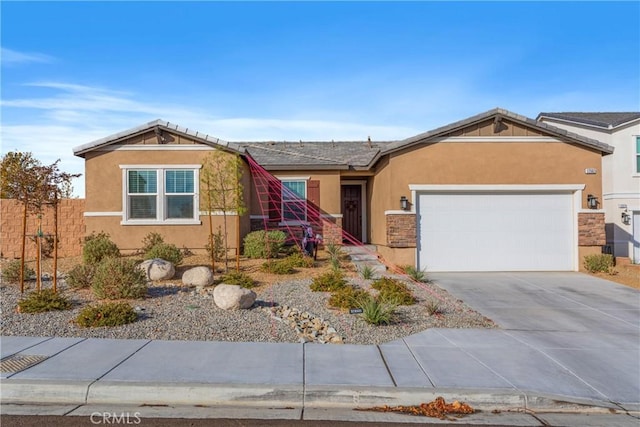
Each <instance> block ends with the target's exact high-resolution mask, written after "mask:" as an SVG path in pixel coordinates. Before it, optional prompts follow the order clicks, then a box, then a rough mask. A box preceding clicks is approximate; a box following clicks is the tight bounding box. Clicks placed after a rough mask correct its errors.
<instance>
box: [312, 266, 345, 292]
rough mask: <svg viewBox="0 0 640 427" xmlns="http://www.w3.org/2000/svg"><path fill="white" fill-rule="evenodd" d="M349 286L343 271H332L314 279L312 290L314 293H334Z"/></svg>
mask: <svg viewBox="0 0 640 427" xmlns="http://www.w3.org/2000/svg"><path fill="white" fill-rule="evenodd" d="M345 286H347V281H346V280H345V278H344V275H343V274H342V272H341V271H339V270H338V271H336V270H332V271H329V272H327V273H324V274H322V275H320V276H318V277H316V278H314V279H313V282H312V283H311V286H310V288H311V290H312V291H314V292H333V291H337V290H338V289H340V288H344V287H345Z"/></svg>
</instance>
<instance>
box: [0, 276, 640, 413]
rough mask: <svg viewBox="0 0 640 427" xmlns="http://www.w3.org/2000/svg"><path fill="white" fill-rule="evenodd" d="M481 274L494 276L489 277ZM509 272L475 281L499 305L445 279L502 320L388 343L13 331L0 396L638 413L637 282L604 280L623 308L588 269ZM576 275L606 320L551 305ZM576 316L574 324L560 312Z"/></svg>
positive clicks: (90, 402)
mask: <svg viewBox="0 0 640 427" xmlns="http://www.w3.org/2000/svg"><path fill="white" fill-rule="evenodd" d="M569 274H570V273H569ZM482 277H484V279H486V281H487V283H486V284H483V283H478V280H482ZM500 277H502V276H490V275H485V276H481V277H480V279H478V276H476V282H475V285H476V286H477V287H480V288H481V287H482V285H486V286H492V285H491V283H493V286H498V287H499V286H504V287H505V289H504V293H503V294H500V293H496V294H494V295H495V299H493V301H494V302H493V303H492V304H490V303H483V302H482V301H471V300H472V299H473V296H472V295H468V294H469V293H473V292H476V291H477V289H478V288H477V287H473V286H469V287H468V288H466V286H467V285H468V283H469V280H468V278H467V279H464V278H462V279H461V278H460V277H457V276H455V275H450V276H446V275H442V276H439V278H438V283H442V286H443V287H445V288H448V289H450V292H451V293H453V294H454V295H456V296H458V295H462V294H464V293H465V292H467V293H468V294H467V295H465V297H464V299H465V302H467V303H469V304H470V305H472V306H473V307H476V304H479V305H483V304H484V306H483V307H482V308H480V307H478V308H479V310H480V311H481V312H483V313H484V314H486V315H488V316H490V317H491V316H497V317H498V318H499V319H500V320H498V322H499V323H501V325H502V323H504V328H503V329H431V330H427V331H424V332H421V333H419V334H416V335H412V336H409V337H406V338H404V339H401V340H397V341H393V342H390V343H385V344H383V345H379V346H359V345H329V344H326V345H322V344H309V343H307V344H275V343H244V342H241V343H230V342H185V341H150V340H108V339H93V338H90V339H84V338H34V337H10V336H5V337H2V338H1V340H0V344H1V357H2V360H3V372H2V390H1V400H2V404H3V406H4V407H5V408H7V405H9V407H11V404H20V405H29V404H36V403H37V404H50V405H58V406H57V407H60V408H62V409H61V411H62V410H63V409H65V408H66V409H69V408H76V409H77V408H78V407H84V408H88V407H95V406H96V405H103V406H104V405H117V406H118V407H125V406H127V405H130V406H132V407H140V405H145V407H147V408H149V407H162V406H163V405H168V407H176V406H180V407H191V408H216V407H219V408H222V407H229V406H233V407H237V406H242V407H245V408H271V409H274V408H279V409H280V410H284V409H287V410H293V411H300V412H302V411H304V412H305V414H311V413H314V411H315V413H316V414H318V413H322V411H325V416H328V415H327V414H328V413H327V412H326V411H327V410H328V408H331V409H332V411H333V413H335V411H336V410H338V409H342V410H350V409H352V408H357V407H360V408H361V407H371V406H378V405H390V406H394V405H414V404H419V403H421V402H428V401H431V400H433V399H434V398H435V397H437V396H442V397H444V398H445V399H446V400H447V401H453V400H459V401H464V402H467V403H469V404H470V405H471V406H473V407H474V408H476V409H480V410H482V411H483V412H485V413H491V411H493V410H500V411H502V413H504V414H506V413H509V411H518V412H526V411H536V412H545V411H546V412H549V411H550V412H564V411H570V412H571V411H573V412H576V411H577V412H581V411H596V412H598V411H606V410H607V409H608V408H610V409H612V410H615V411H618V412H632V413H634V414H637V413H638V412H639V411H640V363H639V341H638V336H639V335H638V307H637V306H636V305H635V304H636V303H635V301H634V300H633V298H637V296H638V293H637V291H633V290H631V291H633V292H632V293H630V294H627V293H626V292H627V291H625V290H624V289H618V288H616V287H613V288H611V287H610V286H609V285H602V284H598V285H601V286H605V288H606V287H607V286H609V288H610V289H609V291H607V292H610V293H611V294H612V295H617V296H616V297H615V298H617V299H619V300H620V301H622V302H620V303H619V304H622V305H616V304H617V303H616V304H614V303H613V302H612V300H603V298H605V297H604V296H602V295H600V294H599V293H601V292H602V291H600V290H598V288H597V287H592V285H593V283H592V282H590V281H589V280H586V281H585V280H583V277H582V275H575V274H574V275H573V276H567V277H568V279H567V280H568V282H567V283H564V282H563V283H562V286H556V287H549V288H547V285H546V284H538V283H537V282H536V281H535V280H534V279H536V278H537V276H534V277H533V278H530V277H528V276H522V275H520V276H511V277H510V278H509V279H508V280H507V279H504V277H503V278H502V279H500ZM551 277H554V276H551ZM559 277H560V278H563V277H564V276H559ZM538 278H540V279H541V278H544V276H540V277H538ZM569 279H572V280H574V281H575V280H578V282H579V283H577V284H572V285H571V286H580V287H582V290H583V292H582V293H579V295H580V298H582V296H584V295H585V294H586V295H588V294H590V293H594V294H597V295H596V297H595V298H593V299H594V300H598V301H600V302H601V304H604V306H601V307H599V308H596V309H597V310H598V311H599V312H600V313H601V314H602V313H604V314H606V313H609V314H610V315H609V316H603V315H601V316H599V317H598V316H595V315H594V314H593V313H592V311H593V308H592V307H591V306H590V304H591V303H588V302H587V301H586V300H583V301H577V302H576V301H574V302H573V303H575V304H576V306H575V307H574V306H573V305H572V304H573V303H572V301H573V300H571V298H573V297H571V298H570V297H568V296H566V295H565V300H564V301H561V303H560V302H558V304H555V305H554V301H556V300H558V298H560V294H561V293H562V292H565V293H568V294H567V295H569V294H572V291H568V290H567V289H569V288H571V286H569V282H570V280H569ZM501 280H502V282H504V283H502V282H501ZM513 280H515V281H516V282H518V283H520V281H521V280H525V281H526V282H527V283H524V284H522V283H520V284H521V286H526V288H522V289H520V290H519V292H512V293H511V294H510V293H509V289H508V286H507V282H509V281H513ZM546 280H547V281H548V280H549V276H547V279H546ZM563 280H564V279H563ZM596 280H597V279H596ZM602 282H604V281H602ZM456 283H459V284H460V285H459V286H458V288H456V285H455V284H456ZM545 283H546V282H545ZM454 288H456V289H454ZM465 289H467V291H465ZM473 289H475V290H473ZM611 289H613V290H611ZM486 290H487V288H485V291H486ZM483 294H486V292H485V293H483ZM525 294H528V297H527V298H523V295H525ZM509 295H511V297H509ZM630 295H631V296H632V299H631V300H630V301H628V302H625V300H626V299H628V297H629V296H630ZM508 298H513V299H516V300H519V301H520V302H519V303H518V304H519V306H518V305H516V306H515V307H516V308H520V309H521V310H522V312H521V314H520V316H515V315H514V314H513V313H512V314H509V313H511V312H510V311H509V310H511V309H512V308H513V304H514V301H511V302H509V301H507V300H508ZM576 298H577V297H576ZM605 299H606V298H605ZM523 300H527V301H528V302H526V301H525V302H522V301H523ZM540 301H542V305H543V306H545V307H547V308H549V307H554V306H557V312H558V314H553V313H554V312H553V311H551V310H548V311H543V312H538V313H537V314H536V311H535V305H536V304H538V303H539V302H540ZM524 306H527V307H529V308H526V307H524ZM629 307H631V308H629ZM501 310H505V311H504V312H502V311H501ZM505 313H507V314H505ZM567 313H570V314H572V316H573V317H571V319H573V320H569V319H567V320H562V319H560V320H558V319H556V320H555V321H553V320H549V316H551V317H553V316H569V314H567ZM508 314H509V315H508ZM509 316H511V317H512V320H509ZM525 316H529V317H530V318H531V319H532V320H531V322H529V323H528V324H527V325H529V327H525V326H526V325H525V326H523V325H521V324H520V323H522V322H521V320H518V318H522V317H525ZM576 318H577V319H581V320H579V321H576V320H575V319H576ZM554 322H555V327H549V326H550V325H551V324H552V323H554ZM589 322H592V323H589ZM514 325H515V326H516V327H513V326H514ZM545 325H546V326H547V327H545ZM562 325H569V326H568V327H564V328H563V327H562ZM29 363H35V364H33V365H32V366H27V365H28V364H29ZM583 405H584V406H583ZM66 409H65V410H66ZM6 410H7V409H4V411H6ZM85 410H86V409H85ZM200 410H201V409H200ZM318 411H320V412H318ZM626 416H627V417H628V415H626ZM628 418H629V419H630V420H632V421H633V422H634V423H637V422H638V420H637V419H634V418H631V417H628ZM522 425H530V424H522ZM534 425H535V424H534ZM631 425H635V424H631Z"/></svg>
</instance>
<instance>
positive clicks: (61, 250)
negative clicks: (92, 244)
mask: <svg viewBox="0 0 640 427" xmlns="http://www.w3.org/2000/svg"><path fill="white" fill-rule="evenodd" d="M22 212H23V206H22V204H21V203H20V202H18V201H17V200H13V199H2V200H0V251H1V252H2V254H1V255H2V257H3V258H9V259H12V258H20V256H21V249H20V248H21V246H22ZM53 229H54V224H53V209H52V208H51V207H46V208H45V209H44V212H43V215H42V232H43V233H44V234H45V235H48V234H53ZM37 231H38V217H37V215H33V214H31V215H28V216H27V241H26V242H27V244H26V248H25V254H26V258H27V259H34V258H35V257H36V250H37V246H36V244H35V243H34V241H33V240H32V239H31V238H30V236H33V235H35V234H36V233H37ZM84 234H85V223H84V199H64V200H61V201H60V206H59V210H58V239H59V243H58V256H59V257H69V256H77V255H81V254H82V241H83V238H84Z"/></svg>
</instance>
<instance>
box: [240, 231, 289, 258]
mask: <svg viewBox="0 0 640 427" xmlns="http://www.w3.org/2000/svg"><path fill="white" fill-rule="evenodd" d="M286 239H287V235H286V234H285V233H284V231H280V230H271V231H264V230H258V231H252V232H251V233H249V234H247V235H246V236H245V238H244V255H245V256H246V257H249V258H265V259H266V258H276V257H277V256H278V254H279V253H280V251H281V250H282V248H283V247H284V243H285V241H286Z"/></svg>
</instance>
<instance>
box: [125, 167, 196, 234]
mask: <svg viewBox="0 0 640 427" xmlns="http://www.w3.org/2000/svg"><path fill="white" fill-rule="evenodd" d="M121 168H122V170H123V181H124V189H123V191H124V195H125V196H124V197H123V203H124V209H123V223H124V224H162V223H166V224H195V223H199V215H198V197H197V195H198V181H199V168H200V166H199V165H189V166H188V167H175V166H166V167H162V166H148V167H147V166H146V165H145V166H129V167H127V166H121Z"/></svg>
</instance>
